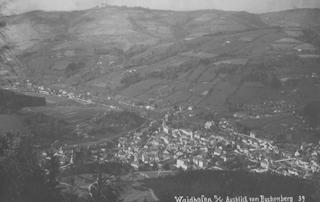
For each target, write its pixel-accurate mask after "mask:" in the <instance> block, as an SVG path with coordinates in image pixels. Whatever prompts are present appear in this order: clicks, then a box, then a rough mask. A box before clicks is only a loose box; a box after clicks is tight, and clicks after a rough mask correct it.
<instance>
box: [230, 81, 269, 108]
mask: <svg viewBox="0 0 320 202" xmlns="http://www.w3.org/2000/svg"><path fill="white" fill-rule="evenodd" d="M269 93H270V90H269V89H267V88H266V87H258V88H254V87H250V86H244V85H242V86H241V87H240V88H239V90H238V91H237V92H236V93H235V94H233V95H231V96H230V97H229V99H228V102H229V103H231V104H259V102H260V101H261V100H264V99H266V98H268V96H269Z"/></svg>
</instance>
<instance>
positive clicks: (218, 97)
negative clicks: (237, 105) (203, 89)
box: [199, 82, 237, 111]
mask: <svg viewBox="0 0 320 202" xmlns="http://www.w3.org/2000/svg"><path fill="white" fill-rule="evenodd" d="M236 88H237V87H236V86H235V85H233V84H230V83H228V82H220V83H218V84H217V85H216V86H215V87H214V89H213V91H212V92H211V95H210V96H209V97H208V98H206V99H205V100H203V101H202V102H200V103H199V106H201V107H205V108H210V109H212V110H218V111H220V110H225V109H226V107H225V104H226V99H227V98H228V97H229V95H231V94H232V93H233V92H234V91H235V90H236Z"/></svg>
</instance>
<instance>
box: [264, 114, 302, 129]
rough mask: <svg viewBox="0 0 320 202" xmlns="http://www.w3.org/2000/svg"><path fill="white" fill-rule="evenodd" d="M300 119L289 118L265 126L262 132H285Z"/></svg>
mask: <svg viewBox="0 0 320 202" xmlns="http://www.w3.org/2000/svg"><path fill="white" fill-rule="evenodd" d="M299 121H300V119H299V118H297V117H295V116H290V117H288V118H285V119H281V120H279V121H277V122H274V123H270V124H267V125H265V126H264V127H263V129H264V130H266V131H270V132H277V131H282V130H287V129H288V128H290V127H292V126H294V124H295V123H297V122H299Z"/></svg>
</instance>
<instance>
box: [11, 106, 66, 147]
mask: <svg viewBox="0 0 320 202" xmlns="http://www.w3.org/2000/svg"><path fill="white" fill-rule="evenodd" d="M9 114H10V115H12V116H13V117H15V118H16V119H18V120H19V121H20V122H21V123H22V124H23V125H24V126H25V127H26V128H27V130H28V132H29V133H30V134H33V135H34V137H35V140H34V141H35V142H36V144H40V145H42V146H44V145H46V144H47V143H48V141H49V142H51V141H52V139H57V138H59V137H62V136H64V135H66V134H68V133H70V132H71V128H69V126H68V125H69V124H68V123H67V122H65V121H63V120H61V119H55V118H53V117H49V116H47V115H45V114H43V113H40V112H28V111H13V112H10V113H9ZM50 140H51V141H50Z"/></svg>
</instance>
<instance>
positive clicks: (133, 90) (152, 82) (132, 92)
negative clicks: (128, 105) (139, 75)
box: [121, 79, 167, 97]
mask: <svg viewBox="0 0 320 202" xmlns="http://www.w3.org/2000/svg"><path fill="white" fill-rule="evenodd" d="M166 83H167V82H166V81H165V80H162V79H148V80H145V81H141V82H138V83H136V84H134V85H132V86H130V87H128V88H126V89H124V90H122V91H121V95H123V96H127V97H136V96H138V95H141V94H143V93H146V92H147V91H148V90H150V89H152V87H153V86H157V85H163V84H166Z"/></svg>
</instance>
